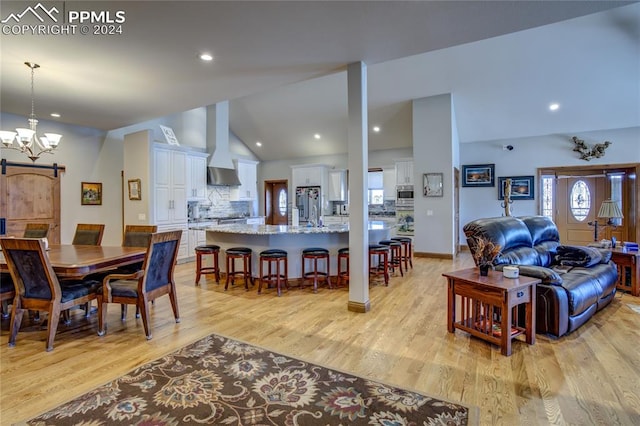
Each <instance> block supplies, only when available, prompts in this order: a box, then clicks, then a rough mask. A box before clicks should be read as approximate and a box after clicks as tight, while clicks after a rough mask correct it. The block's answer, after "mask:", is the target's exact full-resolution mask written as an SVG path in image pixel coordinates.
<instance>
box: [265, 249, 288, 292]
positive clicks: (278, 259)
mask: <svg viewBox="0 0 640 426" xmlns="http://www.w3.org/2000/svg"><path fill="white" fill-rule="evenodd" d="M263 262H267V265H268V267H267V274H266V275H264V274H263V272H262V264H263ZM274 264H275V274H274V273H273V270H272V266H274ZM281 264H282V267H283V269H280V265H281ZM287 269H288V264H287V252H286V251H284V250H279V249H270V250H263V251H261V252H260V286H259V287H258V294H261V293H262V284H263V283H264V282H266V283H267V288H269V287H270V286H271V284H275V285H276V287H277V289H278V296H280V295H281V294H282V293H281V287H280V282H281V281H284V285H285V287H287V290H288V289H289V283H288V279H289V275H288V273H287Z"/></svg>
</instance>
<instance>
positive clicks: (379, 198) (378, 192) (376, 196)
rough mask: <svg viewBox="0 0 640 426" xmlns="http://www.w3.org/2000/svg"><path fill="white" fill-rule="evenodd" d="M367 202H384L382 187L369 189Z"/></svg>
mask: <svg viewBox="0 0 640 426" xmlns="http://www.w3.org/2000/svg"><path fill="white" fill-rule="evenodd" d="M368 196H369V204H383V203H384V190H383V189H370V190H369V191H368Z"/></svg>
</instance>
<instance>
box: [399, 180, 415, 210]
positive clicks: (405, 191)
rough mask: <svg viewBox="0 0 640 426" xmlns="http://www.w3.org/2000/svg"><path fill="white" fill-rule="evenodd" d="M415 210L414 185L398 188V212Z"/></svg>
mask: <svg viewBox="0 0 640 426" xmlns="http://www.w3.org/2000/svg"><path fill="white" fill-rule="evenodd" d="M403 208H404V209H405V210H413V185H397V186H396V210H398V209H403Z"/></svg>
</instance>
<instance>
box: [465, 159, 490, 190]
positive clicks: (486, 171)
mask: <svg viewBox="0 0 640 426" xmlns="http://www.w3.org/2000/svg"><path fill="white" fill-rule="evenodd" d="M495 185H496V182H495V164H473V165H463V166H462V186H469V187H474V186H475V187H485V186H495Z"/></svg>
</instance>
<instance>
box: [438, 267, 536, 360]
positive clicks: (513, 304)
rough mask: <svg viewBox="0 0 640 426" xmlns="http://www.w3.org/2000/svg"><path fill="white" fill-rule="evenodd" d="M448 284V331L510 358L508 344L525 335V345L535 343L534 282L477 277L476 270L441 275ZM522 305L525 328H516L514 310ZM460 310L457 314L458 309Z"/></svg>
mask: <svg viewBox="0 0 640 426" xmlns="http://www.w3.org/2000/svg"><path fill="white" fill-rule="evenodd" d="M442 275H443V276H445V277H446V278H447V280H448V287H449V288H448V297H447V328H448V330H449V332H450V333H455V329H456V328H458V329H460V330H464V331H466V332H467V333H469V334H471V335H473V336H476V337H478V338H480V339H483V340H486V341H487V342H490V343H493V344H495V345H498V346H499V347H500V351H501V353H502V355H505V356H509V355H511V341H512V340H513V339H515V338H516V337H518V336H520V335H522V334H524V335H525V341H526V342H527V343H528V344H530V345H533V344H535V341H536V317H535V315H536V284H538V283H539V282H540V280H539V279H537V278H531V277H524V276H520V277H518V278H515V279H510V278H505V277H504V276H503V275H502V272H498V271H489V275H488V276H486V277H481V276H480V271H479V269H478V268H470V269H463V270H459V271H453V272H449V273H446V274H442ZM521 304H524V305H525V312H526V314H525V316H526V318H525V326H524V328H523V327H521V326H519V325H518V310H517V306H518V305H521ZM458 308H460V310H459V313H458V312H457V309H458Z"/></svg>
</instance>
